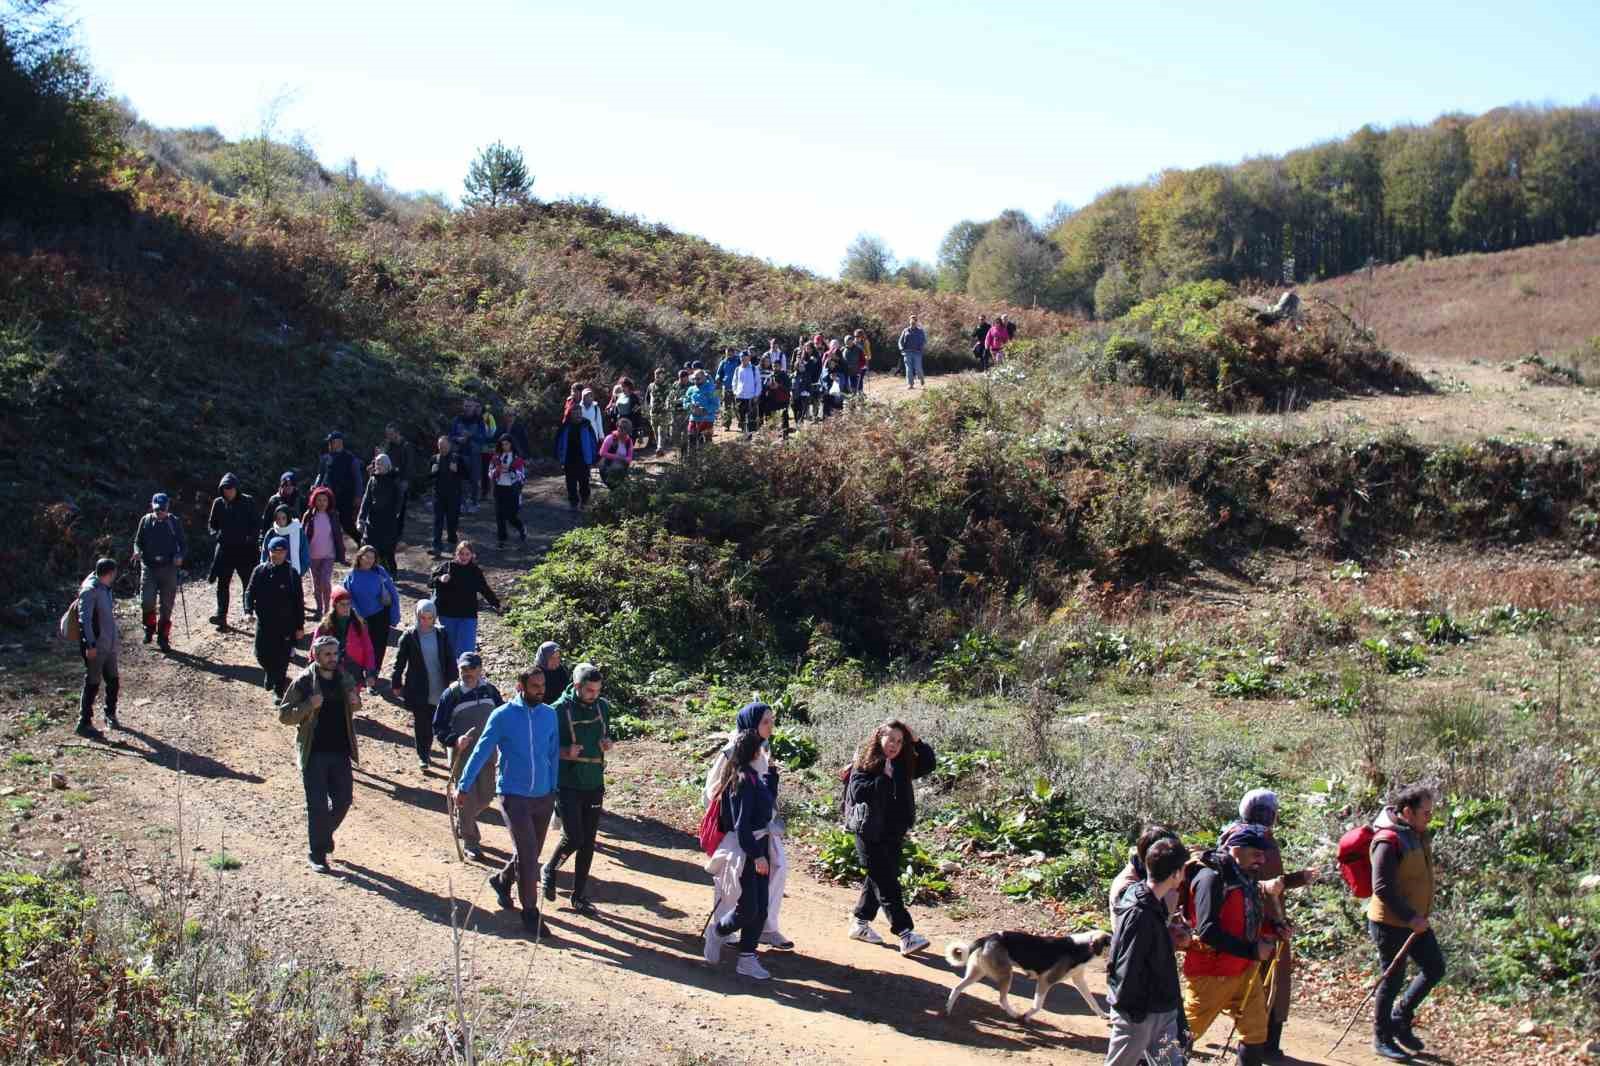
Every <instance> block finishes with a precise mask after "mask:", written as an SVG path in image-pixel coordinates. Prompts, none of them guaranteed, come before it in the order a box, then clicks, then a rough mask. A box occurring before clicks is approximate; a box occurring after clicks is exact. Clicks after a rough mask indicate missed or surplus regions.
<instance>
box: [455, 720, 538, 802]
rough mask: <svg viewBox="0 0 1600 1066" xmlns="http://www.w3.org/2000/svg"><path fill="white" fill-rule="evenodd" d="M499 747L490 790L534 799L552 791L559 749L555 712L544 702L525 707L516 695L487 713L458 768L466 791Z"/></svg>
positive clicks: (469, 789)
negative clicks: (508, 701) (469, 755)
mask: <svg viewBox="0 0 1600 1066" xmlns="http://www.w3.org/2000/svg"><path fill="white" fill-rule="evenodd" d="M496 748H498V749H499V750H500V764H499V766H498V767H496V769H495V775H494V790H495V791H496V792H498V793H499V794H500V795H502V796H527V797H529V798H531V799H538V798H539V797H540V796H548V795H550V793H552V792H554V791H555V790H556V769H557V766H558V759H559V756H560V753H561V752H560V748H559V747H558V742H557V739H556V712H555V709H554V708H553V707H551V706H550V705H549V704H547V703H535V704H534V705H533V706H531V707H530V706H528V705H527V704H526V703H524V702H522V697H521V696H518V697H517V698H516V699H514V700H512V701H511V702H510V703H502V704H501V705H500V706H498V707H496V708H495V709H494V710H493V711H490V712H489V721H488V722H487V723H485V724H484V727H483V733H482V735H481V736H479V737H478V742H477V744H475V745H473V748H472V756H471V758H469V759H468V760H467V764H466V766H464V767H463V768H462V770H461V784H460V788H461V790H462V791H463V792H470V791H471V790H472V786H473V785H474V784H475V783H476V782H477V780H478V774H479V772H480V771H482V770H483V765H484V763H486V762H488V761H489V756H490V755H491V754H493V752H494V750H495V749H496Z"/></svg>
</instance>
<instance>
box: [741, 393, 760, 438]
mask: <svg viewBox="0 0 1600 1066" xmlns="http://www.w3.org/2000/svg"><path fill="white" fill-rule="evenodd" d="M739 428H740V429H742V430H744V431H745V432H746V433H754V432H755V431H756V430H758V429H760V428H761V400H760V398H759V397H758V398H757V399H754V400H740V401H739Z"/></svg>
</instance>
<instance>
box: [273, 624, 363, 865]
mask: <svg viewBox="0 0 1600 1066" xmlns="http://www.w3.org/2000/svg"><path fill="white" fill-rule="evenodd" d="M360 710H361V691H360V689H358V688H357V687H356V682H355V679H354V678H353V677H351V676H350V675H349V674H348V673H346V672H345V671H343V670H341V669H339V640H338V638H337V637H318V638H317V639H316V640H314V641H312V642H311V663H310V665H308V666H307V667H306V669H305V672H304V673H302V674H301V675H300V676H299V677H297V678H295V680H294V683H293V684H292V685H289V686H288V688H287V690H286V691H284V692H283V693H282V694H281V698H280V700H279V702H278V721H280V722H282V723H283V724H284V725H292V726H296V727H297V731H296V734H295V744H296V747H297V748H298V750H299V760H300V781H301V783H302V784H303V785H304V786H305V791H306V837H307V859H308V861H309V862H310V864H311V868H312V869H313V870H315V871H317V872H318V873H322V874H325V873H330V872H332V871H330V870H329V868H328V854H329V852H331V851H333V834H335V833H337V832H338V831H339V826H341V825H343V824H344V818H345V815H347V814H349V813H350V803H351V800H352V798H353V795H354V791H355V780H354V777H353V775H352V774H351V771H350V768H351V766H352V765H360V763H361V759H360V758H359V756H358V755H357V751H356V726H355V716H356V713H357V712H358V711H360Z"/></svg>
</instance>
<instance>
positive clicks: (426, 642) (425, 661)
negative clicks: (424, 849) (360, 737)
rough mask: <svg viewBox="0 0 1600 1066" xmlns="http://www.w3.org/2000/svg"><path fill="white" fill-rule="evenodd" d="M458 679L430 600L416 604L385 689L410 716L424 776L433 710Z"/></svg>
mask: <svg viewBox="0 0 1600 1066" xmlns="http://www.w3.org/2000/svg"><path fill="white" fill-rule="evenodd" d="M459 675H460V671H459V670H458V669H457V667H456V650H455V648H454V646H452V645H451V643H450V634H449V633H448V632H446V631H445V628H444V626H441V625H439V608H438V607H436V606H434V602H433V601H432V600H420V601H418V603H417V607H416V623H415V624H414V625H412V626H411V627H410V628H408V629H407V630H406V631H405V632H404V633H401V634H400V647H399V648H398V649H396V651H395V653H394V672H393V673H392V674H390V675H389V687H390V689H391V690H392V691H393V692H394V693H395V694H396V695H398V696H399V697H400V702H401V703H402V704H403V705H404V706H405V708H406V710H408V711H410V712H411V731H412V734H413V735H414V736H415V738H416V742H417V765H418V766H419V767H420V768H421V770H422V772H423V773H427V772H428V758H429V756H430V754H431V753H432V751H433V712H434V708H436V707H438V706H439V697H440V696H441V695H443V694H444V690H445V689H446V688H448V687H449V686H450V683H451V682H452V681H454V680H455V679H456V678H457V677H458V676H459Z"/></svg>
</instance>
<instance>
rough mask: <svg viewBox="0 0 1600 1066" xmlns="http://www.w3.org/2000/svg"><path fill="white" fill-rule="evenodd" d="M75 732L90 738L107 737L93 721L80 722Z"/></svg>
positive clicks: (100, 738) (101, 738) (99, 738)
mask: <svg viewBox="0 0 1600 1066" xmlns="http://www.w3.org/2000/svg"><path fill="white" fill-rule="evenodd" d="M73 732H74V733H76V734H78V736H80V737H84V738H86V739H88V740H104V739H105V738H106V735H105V734H104V733H102V732H100V730H98V729H96V728H95V727H94V723H92V722H79V723H78V727H77V728H76V729H74V730H73Z"/></svg>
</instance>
